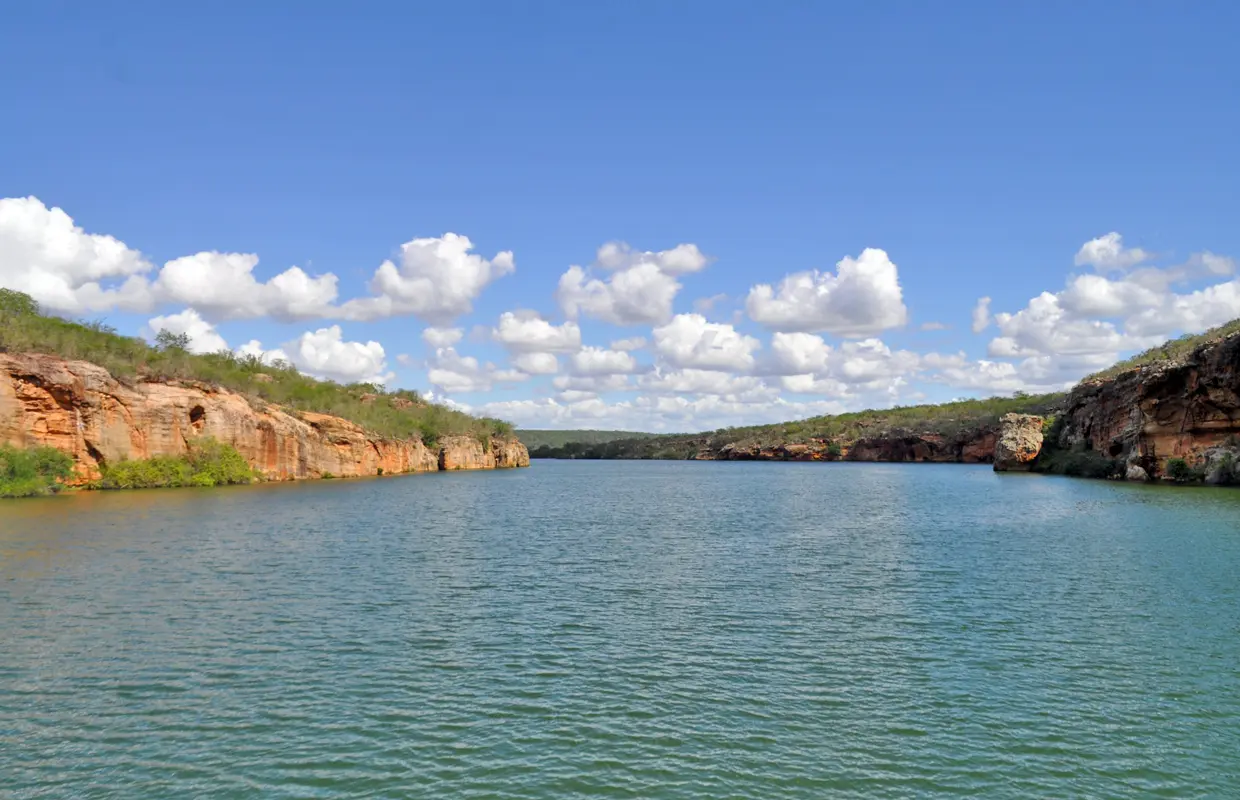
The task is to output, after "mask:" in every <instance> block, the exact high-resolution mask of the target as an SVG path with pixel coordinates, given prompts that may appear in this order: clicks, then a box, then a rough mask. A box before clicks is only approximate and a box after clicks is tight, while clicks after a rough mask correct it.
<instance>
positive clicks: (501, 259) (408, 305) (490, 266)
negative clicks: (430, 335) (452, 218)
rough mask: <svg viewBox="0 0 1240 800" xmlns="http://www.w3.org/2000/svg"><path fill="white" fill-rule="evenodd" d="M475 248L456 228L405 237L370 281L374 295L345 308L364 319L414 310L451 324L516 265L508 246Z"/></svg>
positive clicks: (343, 310)
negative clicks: (492, 252) (491, 252)
mask: <svg viewBox="0 0 1240 800" xmlns="http://www.w3.org/2000/svg"><path fill="white" fill-rule="evenodd" d="M473 247H474V245H473V242H471V241H470V240H469V237H467V236H461V235H458V234H455V233H445V234H444V235H443V236H440V237H437V238H427V239H413V240H412V241H409V242H405V243H404V244H403V245H401V247H400V256H399V257H398V259H397V260H396V261H384V262H383V263H382V264H380V265H379V269H378V270H377V271H376V272H375V275H374V278H372V279H371V281H370V291H371V292H372V293H373V296H371V297H364V298H359V299H355V300H350V301H349V302H347V303H345V304H344V306H343V307H342V308H341V313H342V314H343V316H344V317H345V318H346V319H356V320H363V321H364V320H373V319H380V318H383V317H392V316H398V315H405V314H412V315H413V316H416V317H418V318H420V319H422V320H425V321H427V322H429V323H431V324H433V325H445V324H448V323H450V322H451V321H452V320H454V319H456V318H457V317H459V316H461V315H462V314H466V313H468V312H470V311H472V310H473V301H474V300H475V299H477V298H478V296H479V295H480V294H482V290H483V289H485V288H486V287H487V286H489V285H490V284H491V283H492V282H493V281H495V280H497V279H499V278H501V277H503V276H504V275H507V274H508V273H510V272H512V271H513V270H515V269H516V263H515V261H514V259H513V255H512V253H511V252H510V251H507V250H505V251H503V252H501V253H498V254H496V256H495V257H494V258H491V259H486V258H483V257H482V256H480V255H478V254H477V253H472V252H470V251H471V250H473Z"/></svg>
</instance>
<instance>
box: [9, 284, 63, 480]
mask: <svg viewBox="0 0 1240 800" xmlns="http://www.w3.org/2000/svg"><path fill="white" fill-rule="evenodd" d="M4 300H5V298H4V297H3V296H0V310H3V309H4V305H3V302H4ZM72 475H73V458H72V457H70V456H69V455H68V454H67V453H63V452H61V451H60V450H57V449H56V448H54V447H32V448H29V449H24V450H23V449H18V448H16V447H11V446H9V445H0V497H38V496H40V495H48V494H55V493H56V492H59V491H60V490H61V489H63V488H64V482H65V481H67V480H68V479H69V477H70V476H72Z"/></svg>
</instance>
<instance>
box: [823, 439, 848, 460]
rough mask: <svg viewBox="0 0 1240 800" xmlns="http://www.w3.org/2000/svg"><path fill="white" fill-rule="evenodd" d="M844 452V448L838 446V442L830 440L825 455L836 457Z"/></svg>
mask: <svg viewBox="0 0 1240 800" xmlns="http://www.w3.org/2000/svg"><path fill="white" fill-rule="evenodd" d="M843 452H844V448H842V447H840V445H839V442H832V443H831V444H829V445H827V455H829V456H833V457H835V458H838V457H839V456H840V455H841V454H842V453H843Z"/></svg>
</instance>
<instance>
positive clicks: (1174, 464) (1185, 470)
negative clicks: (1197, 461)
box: [1167, 458, 1198, 483]
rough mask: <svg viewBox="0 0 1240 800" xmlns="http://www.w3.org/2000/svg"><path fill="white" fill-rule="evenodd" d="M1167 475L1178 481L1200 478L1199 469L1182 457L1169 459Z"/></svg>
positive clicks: (1184, 481) (1183, 481)
mask: <svg viewBox="0 0 1240 800" xmlns="http://www.w3.org/2000/svg"><path fill="white" fill-rule="evenodd" d="M1167 477H1169V478H1171V480H1173V481H1175V482H1176V483H1186V482H1188V481H1191V480H1197V479H1198V470H1195V469H1193V468H1192V467H1190V466H1189V465H1188V462H1187V461H1185V460H1184V459H1182V458H1169V459H1167Z"/></svg>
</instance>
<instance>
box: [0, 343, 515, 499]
mask: <svg viewBox="0 0 1240 800" xmlns="http://www.w3.org/2000/svg"><path fill="white" fill-rule="evenodd" d="M338 388H346V387H338ZM366 388H369V387H362V388H360V389H359V390H358V394H362V395H364V394H365V389H366ZM369 394H370V398H369V400H368V402H369V403H371V404H375V403H388V404H391V405H392V406H393V411H395V412H397V413H399V412H400V411H401V409H400V408H399V404H400V403H402V402H408V401H405V400H404V399H403V398H401V397H398V396H397V397H394V396H380V395H377V394H374V393H369ZM363 401H364V402H366V400H365V398H363ZM204 440H215V441H218V442H221V443H223V444H225V445H227V446H229V447H231V448H235V450H236V451H237V452H238V453H239V454H240V456H241V457H242V458H243V459H244V461H245V462H246V463H247V464H248V465H249V467H250V468H252V469H253V470H254V472H255V474H256V475H257V476H258V477H259V478H260V479H261V480H266V481H285V480H313V479H321V478H330V477H340V478H345V477H362V476H371V475H383V474H387V475H393V474H404V473H416V472H436V471H440V470H473V469H505V468H515V467H525V466H528V465H529V454H528V451H527V450H526V448H525V446H524V445H523V444H521V442H520V441H518V440H517V439H516V438H515V437H512V436H510V435H503V434H487V433H480V434H474V435H470V434H444V435H439V436H436V437H431V436H409V437H396V436H384V435H380V434H378V433H375V432H374V431H371V430H367V429H366V428H364V427H363V426H362V425H359V424H358V423H356V422H352V421H350V420H347V419H344V418H341V417H338V416H333V415H330V414H323V413H316V412H312V411H303V410H300V409H295V408H289V407H286V406H282V405H277V404H275V403H270V402H266V401H264V400H263V399H262V398H260V397H256V396H254V395H249V394H242V393H240V392H237V391H233V390H231V389H228V388H225V387H223V386H219V385H213V384H209V383H206V382H203V381H195V380H182V379H171V380H157V379H153V378H151V377H140V378H136V379H129V380H124V381H122V380H119V379H118V378H117V377H115V376H113V375H112V374H111V373H110V372H109V371H108V370H106V369H104V368H103V367H101V366H99V365H97V364H93V363H90V362H86V361H75V360H66V359H62V358H58V357H56V356H51V355H46V354H39V353H25V354H11V353H0V443H3V444H8V445H12V446H14V447H17V448H20V449H29V448H37V447H50V448H53V449H55V450H57V451H59V452H61V453H64V454H66V455H67V456H68V457H69V458H70V459H71V460H72V470H71V474H70V475H69V476H68V477H67V478H66V479H65V480H64V484H65V485H67V486H77V487H90V486H92V485H94V484H96V483H97V482H98V481H100V480H102V479H103V478H104V477H105V474H106V471H107V467H108V466H109V465H115V464H119V463H124V462H136V461H143V460H148V459H158V458H178V457H183V456H186V455H187V454H189V453H191V451H192V449H193V446H194V443H195V442H199V441H204Z"/></svg>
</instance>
